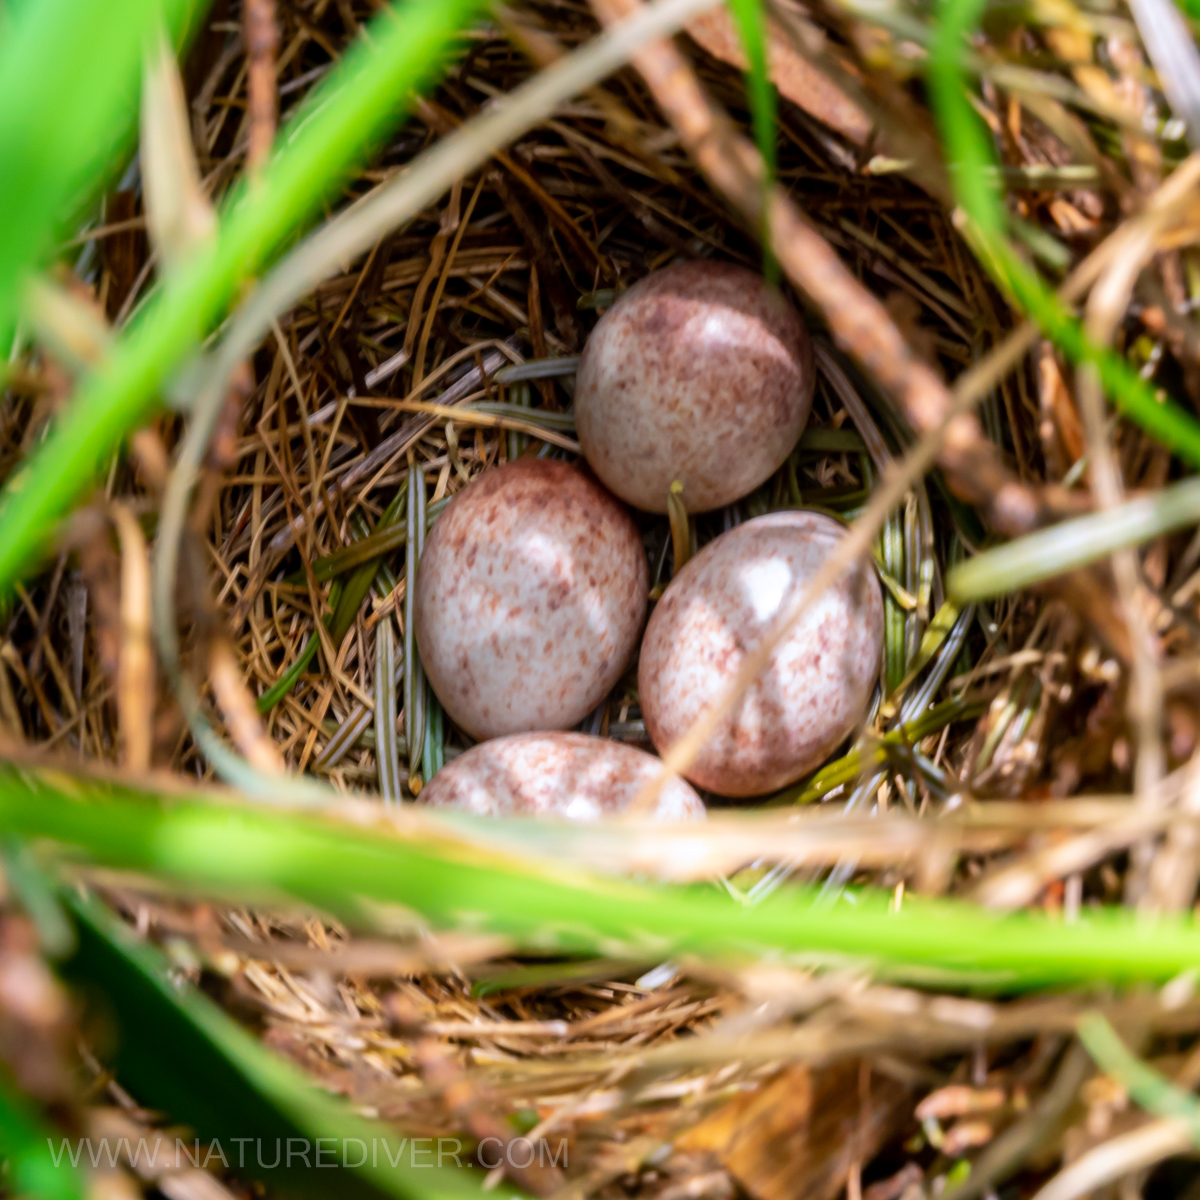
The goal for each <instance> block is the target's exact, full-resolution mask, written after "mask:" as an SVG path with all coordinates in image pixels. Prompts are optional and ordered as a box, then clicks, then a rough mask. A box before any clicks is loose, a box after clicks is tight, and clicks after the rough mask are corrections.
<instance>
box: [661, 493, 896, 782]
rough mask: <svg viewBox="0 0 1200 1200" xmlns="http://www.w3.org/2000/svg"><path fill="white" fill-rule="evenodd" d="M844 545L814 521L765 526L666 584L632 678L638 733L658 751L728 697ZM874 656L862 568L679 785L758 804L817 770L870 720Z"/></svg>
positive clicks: (833, 593)
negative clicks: (642, 728) (640, 723)
mask: <svg viewBox="0 0 1200 1200" xmlns="http://www.w3.org/2000/svg"><path fill="white" fill-rule="evenodd" d="M845 535H846V531H845V528H844V526H842V525H840V524H839V523H838V522H837V521H835V520H833V518H831V517H827V516H823V515H822V514H820V513H814V512H803V511H798V512H797V511H793V512H779V513H769V514H768V515H767V516H765V517H758V518H756V519H755V520H753V521H747V522H745V524H742V525H738V526H737V527H736V528H734V529H731V530H730V531H729V532H728V533H724V534H722V535H721V536H720V537H718V538H716V539H715V540H713V541H712V542H710V543H709V544H708V545H707V546H705V547H704V549H703V550H701V551H700V553H699V554H697V555H696V557H695V558H693V559H692V560H691V561H690V562H689V563H688V564H687V565H686V566H685V567H684V568H683V570H682V571H680V573H679V575H678V576H677V577H676V578H675V579H674V580H672V581H671V584H670V586H669V587H668V588H667V590H666V591H665V592H664V593H663V598H662V600H661V601H660V602H659V605H658V607H657V608H656V609H655V611H654V613H653V615H652V616H651V618H650V622H649V625H648V626H647V628H646V636H645V639H644V641H643V642H642V654H641V659H640V661H639V664H638V691H639V694H640V696H641V702H642V715H643V717H644V718H645V721H646V731H647V732H648V733H649V735H650V739H651V741H653V743H654V744H655V746H657V747H658V749H659V750H660V751H661V750H664V749H665V748H666V747H667V746H669V745H670V744H671V743H672V742H674V741H675V739H676V738H678V737H679V736H680V735H681V734H683V733H684V732H685V731H686V730H687V729H688V728H689V726H690V725H691V724H692V722H693V721H694V720H696V718H697V717H699V716H700V714H701V713H702V712H703V711H704V710H705V709H706V708H707V707H708V705H709V704H711V703H712V702H713V701H715V700H716V699H717V698H718V697H719V696H721V695H723V694H724V693H725V691H726V689H728V688H729V686H730V685H731V684H732V683H733V680H734V677H735V676H736V675H737V673H738V670H739V669H740V668H741V665H742V663H743V661H744V660H745V658H746V656H747V655H749V654H751V653H753V652H754V650H755V649H756V648H757V647H758V645H759V644H760V642H761V640H762V639H763V637H765V636H766V634H767V632H768V631H769V630H770V629H771V627H772V625H773V624H774V621H775V619H776V616H777V615H778V614H780V613H781V612H782V611H784V610H785V609H786V608H787V607H788V606H789V605H790V604H791V603H792V602H793V601H794V600H795V599H796V598H798V596H799V595H800V593H801V592H802V591H803V589H804V587H805V586H806V584H807V583H808V582H809V581H810V580H811V579H812V578H813V576H814V575H815V574H816V572H817V570H818V569H819V568H820V566H821V564H822V562H824V560H825V559H826V557H827V556H828V555H829V554H830V553H831V552H832V551H833V549H834V547H835V546H836V545H837V543H838V541H839V540H840V539H841V538H843V537H845ZM882 651H883V595H882V593H881V591H880V587H879V578H878V576H877V575H876V573H875V570H874V568H873V567H872V566H870V565H865V564H864V565H863V566H861V567H859V568H858V569H857V570H854V571H851V572H848V573H846V574H845V575H843V577H842V580H841V582H840V583H838V584H837V585H836V586H835V587H833V588H831V589H829V590H827V591H826V592H825V594H824V595H823V596H821V597H820V598H819V599H817V600H816V601H815V602H814V603H813V604H812V606H811V607H810V608H809V609H808V611H807V612H806V613H805V615H804V616H803V617H802V618H801V619H800V621H799V623H798V624H797V625H796V626H795V628H793V630H792V631H791V633H790V634H789V635H788V636H787V637H786V638H785V639H784V640H783V642H782V643H781V644H780V645H779V646H777V647H776V649H775V651H774V653H773V654H772V655H771V658H770V661H769V664H768V666H767V669H766V670H765V671H764V672H763V673H762V675H760V676H759V678H758V680H757V682H756V683H755V684H754V685H753V687H751V688H750V690H749V691H748V692H747V694H746V696H745V697H744V698H743V699H742V701H741V703H740V704H739V705H738V707H737V708H736V709H735V710H734V711H733V713H732V714H731V715H730V716H729V717H728V718H726V720H725V721H724V722H723V723H722V724H721V726H720V727H719V728H718V730H717V732H716V733H715V734H714V735H713V737H712V738H711V739H710V741H709V742H708V744H707V745H706V746H705V748H704V750H703V751H702V752H701V754H700V756H699V757H698V758H697V759H696V761H695V763H693V765H692V766H691V768H690V769H689V770H688V771H687V772H686V774H687V777H688V778H689V779H690V780H692V782H693V783H697V784H699V785H700V786H701V787H705V788H708V789H710V790H711V791H714V792H717V793H719V794H721V795H723V796H757V795H761V794H762V793H763V792H770V791H774V790H775V789H776V788H781V787H785V786H786V785H787V784H789V783H792V782H794V781H795V780H797V779H799V778H800V777H801V776H802V775H805V774H807V773H808V772H809V771H811V770H813V769H814V768H816V767H818V766H820V765H821V763H822V762H824V760H825V759H826V758H828V757H829V755H830V754H831V753H832V752H833V751H834V750H835V749H836V748H837V746H838V744H839V743H840V742H841V741H842V740H843V739H844V738H845V737H846V735H847V734H849V733H850V732H851V730H853V729H854V727H855V725H856V724H857V723H858V722H860V721H862V720H863V719H864V718H865V717H866V714H867V707H868V704H869V703H870V699H871V692H872V690H873V688H874V687H875V682H876V680H877V678H878V675H879V660H880V655H881V654H882Z"/></svg>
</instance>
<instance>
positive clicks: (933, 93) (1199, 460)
mask: <svg viewBox="0 0 1200 1200" xmlns="http://www.w3.org/2000/svg"><path fill="white" fill-rule="evenodd" d="M984 2H985V0H942V3H941V4H940V5H939V7H938V15H939V22H938V27H937V31H936V34H935V37H934V41H933V45H932V46H931V48H930V54H929V65H928V80H929V96H930V100H931V101H932V104H933V108H934V112H935V114H936V116H937V120H938V125H939V127H940V129H941V134H942V139H943V141H944V142H945V147H946V157H947V160H948V164H949V168H950V179H951V183H952V184H953V186H954V191H955V195H956V197H957V199H958V202H959V204H960V206H961V207H962V210H963V212H964V213H965V215H966V217H967V222H966V225H965V232H966V234H967V236H968V238H969V239H970V240H971V241H972V242H973V244H974V247H975V250H976V253H977V254H978V256H979V259H980V261H981V262H982V263H983V264H984V265H985V266H986V267H987V269H988V270H989V272H990V273H991V274H992V276H993V278H994V279H995V280H996V282H997V283H998V284H999V285H1000V286H1001V287H1002V288H1003V289H1004V290H1005V291H1006V292H1007V293H1008V295H1009V296H1010V297H1011V299H1012V300H1013V302H1014V303H1015V304H1016V305H1017V306H1018V307H1020V308H1021V309H1023V310H1024V311H1025V312H1026V313H1027V314H1028V315H1029V317H1030V318H1031V319H1032V320H1033V321H1034V322H1035V323H1036V324H1037V325H1038V326H1039V327H1040V328H1041V329H1042V331H1043V332H1044V333H1045V335H1046V336H1047V337H1048V338H1049V339H1050V340H1051V341H1052V342H1054V344H1055V345H1056V346H1058V348H1059V349H1060V350H1062V352H1063V353H1064V354H1065V355H1066V356H1067V357H1068V358H1069V359H1070V360H1071V362H1073V363H1075V364H1076V365H1078V364H1079V363H1084V362H1086V363H1091V364H1093V365H1094V366H1095V367H1096V369H1097V371H1098V372H1099V374H1100V378H1101V381H1102V382H1103V384H1104V387H1105V390H1106V391H1107V392H1108V393H1109V394H1110V395H1111V396H1112V398H1113V400H1114V401H1115V403H1116V404H1117V406H1118V407H1119V408H1120V409H1121V411H1122V412H1124V413H1125V414H1126V416H1128V417H1129V418H1130V419H1131V420H1133V421H1135V422H1136V423H1137V424H1138V425H1140V426H1141V427H1142V428H1143V429H1144V430H1146V432H1147V433H1150V434H1151V435H1153V436H1154V437H1156V438H1158V440H1159V441H1161V442H1162V443H1163V444H1164V445H1165V446H1167V447H1168V448H1169V449H1171V450H1172V451H1173V452H1174V453H1175V454H1177V455H1178V456H1179V457H1180V458H1181V459H1183V460H1184V461H1185V462H1187V463H1188V464H1189V465H1190V466H1193V467H1200V422H1197V421H1196V419H1195V418H1194V417H1192V416H1190V415H1189V414H1188V413H1187V412H1186V411H1185V410H1184V409H1183V408H1181V407H1180V406H1179V405H1177V404H1175V403H1173V402H1172V401H1169V400H1166V399H1164V398H1161V397H1160V396H1158V395H1156V394H1155V391H1154V389H1153V388H1151V387H1150V385H1149V384H1147V383H1146V381H1145V380H1143V379H1142V378H1141V377H1140V376H1139V375H1138V373H1137V372H1136V371H1135V370H1133V368H1132V367H1130V366H1129V364H1128V363H1126V362H1125V361H1124V360H1123V359H1121V358H1120V357H1118V356H1117V355H1116V354H1114V353H1113V352H1112V351H1110V350H1108V349H1107V348H1106V347H1103V346H1099V345H1097V344H1096V343H1095V342H1093V341H1092V340H1091V339H1090V338H1089V337H1088V336H1087V335H1086V333H1085V332H1084V330H1083V328H1082V326H1081V325H1080V323H1079V322H1078V321H1077V320H1076V319H1075V317H1074V316H1072V314H1071V313H1070V312H1069V311H1068V310H1067V308H1066V307H1065V305H1064V304H1063V303H1062V301H1061V300H1059V299H1058V297H1057V296H1055V295H1054V293H1053V292H1052V291H1051V290H1050V289H1049V288H1048V287H1047V286H1046V285H1045V284H1044V283H1043V282H1042V280H1041V279H1040V278H1039V276H1038V275H1037V273H1036V272H1035V271H1034V270H1033V269H1032V268H1031V267H1030V266H1029V265H1028V264H1027V263H1025V261H1024V260H1023V259H1021V258H1020V256H1019V255H1018V254H1017V253H1016V251H1015V250H1014V249H1013V248H1012V246H1011V244H1010V243H1009V242H1008V240H1007V237H1006V229H1007V213H1006V212H1005V210H1004V207H1003V205H1002V204H1001V202H1000V195H999V192H998V190H997V187H996V182H997V180H998V178H999V176H998V175H997V173H996V162H995V152H994V149H993V146H992V142H991V137H990V135H989V133H988V131H987V129H986V128H985V126H984V124H983V121H982V119H981V118H980V117H979V116H978V114H977V113H976V112H975V110H974V109H973V108H972V107H971V103H970V101H969V99H968V96H967V81H966V77H965V74H964V72H963V65H962V63H963V56H964V54H965V52H966V48H967V38H968V36H969V35H970V34H971V33H972V32H973V31H974V29H975V27H976V25H977V24H978V23H979V19H980V17H981V15H982V13H983V9H984Z"/></svg>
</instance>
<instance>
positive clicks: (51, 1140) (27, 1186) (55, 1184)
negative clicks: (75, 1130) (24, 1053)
mask: <svg viewBox="0 0 1200 1200" xmlns="http://www.w3.org/2000/svg"><path fill="white" fill-rule="evenodd" d="M63 1140H64V1139H63V1135H62V1134H61V1133H56V1131H55V1130H54V1128H53V1127H52V1126H49V1125H47V1124H45V1123H44V1122H43V1120H42V1118H41V1115H40V1114H39V1113H38V1112H37V1111H36V1110H35V1109H34V1108H33V1106H32V1105H31V1104H30V1102H29V1101H28V1100H27V1099H26V1098H25V1096H23V1095H22V1094H21V1091H20V1090H19V1089H18V1088H17V1086H16V1084H15V1083H14V1082H13V1080H12V1079H10V1078H9V1076H8V1074H7V1072H0V1162H3V1164H4V1176H5V1191H6V1193H7V1194H8V1195H15V1196H28V1197H34V1198H36V1200H82V1198H83V1183H82V1181H81V1179H80V1177H79V1172H78V1171H77V1170H76V1169H75V1168H74V1167H73V1166H72V1165H71V1163H70V1160H69V1159H63V1158H60V1159H59V1161H58V1163H57V1165H56V1164H55V1162H54V1147H55V1146H61V1145H62V1142H63Z"/></svg>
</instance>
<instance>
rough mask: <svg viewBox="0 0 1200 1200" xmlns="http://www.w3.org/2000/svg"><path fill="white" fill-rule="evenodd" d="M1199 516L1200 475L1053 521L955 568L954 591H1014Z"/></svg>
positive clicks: (950, 580)
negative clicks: (1114, 504)
mask: <svg viewBox="0 0 1200 1200" xmlns="http://www.w3.org/2000/svg"><path fill="white" fill-rule="evenodd" d="M1197 521H1200V479H1186V480H1184V481H1183V482H1182V483H1176V484H1174V485H1172V486H1171V487H1169V488H1164V489H1163V490H1162V491H1159V492H1155V493H1154V494H1153V495H1151V496H1139V497H1138V498H1137V499H1136V500H1130V501H1128V502H1126V503H1125V504H1122V505H1119V506H1118V507H1117V508H1114V509H1111V510H1109V511H1108V512H1102V513H1090V514H1089V515H1088V516H1086V517H1076V518H1074V519H1073V520H1070V521H1062V522H1060V523H1059V524H1058V525H1051V526H1050V527H1049V528H1048V529H1043V530H1039V531H1038V532H1037V533H1031V534H1028V535H1027V536H1025V537H1023V538H1018V539H1017V540H1016V541H1013V542H1007V543H1006V544H1005V545H1003V546H998V547H997V548H996V549H994V550H985V551H984V552H983V553H982V554H977V555H976V556H975V557H974V558H972V559H968V560H967V561H966V562H963V563H959V564H958V566H956V567H953V568H952V569H951V570H950V573H949V575H948V577H947V586H948V588H949V590H950V593H951V594H952V595H953V596H955V597H956V598H958V599H959V600H961V601H968V600H984V599H987V598H988V597H991V596H1001V595H1004V594H1006V593H1008V592H1015V591H1018V590H1019V589H1021V588H1023V587H1029V585H1030V584H1034V583H1041V582H1042V581H1043V580H1045V579H1052V578H1053V577H1054V576H1056V575H1061V574H1062V573H1063V572H1065V571H1074V570H1076V569H1078V568H1079V567H1085V566H1087V565H1088V564H1089V563H1093V562H1098V561H1099V560H1100V559H1103V558H1107V557H1108V556H1109V555H1110V554H1112V553H1113V552H1114V551H1116V550H1123V549H1125V548H1126V547H1127V546H1137V545H1140V544H1141V543H1142V542H1146V541H1149V540H1150V539H1151V538H1156V537H1161V536H1162V535H1163V534H1165V533H1171V532H1173V531H1174V530H1176V529H1182V528H1183V527H1184V526H1185V525H1194V524H1195V523H1196V522H1197Z"/></svg>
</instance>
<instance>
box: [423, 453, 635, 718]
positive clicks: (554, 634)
mask: <svg viewBox="0 0 1200 1200" xmlns="http://www.w3.org/2000/svg"><path fill="white" fill-rule="evenodd" d="M646 593H647V568H646V555H645V552H644V551H643V549H642V543H641V540H640V539H639V538H638V533H637V529H636V528H635V527H634V524H633V521H632V520H631V518H630V516H629V514H628V512H626V511H625V509H624V508H623V507H622V506H621V505H620V504H619V503H618V502H617V501H616V500H614V499H613V497H612V496H610V495H609V493H608V492H606V491H605V490H604V489H603V488H602V487H600V485H599V484H597V483H595V482H594V481H593V480H591V479H588V478H585V476H584V475H582V474H581V473H580V472H579V471H577V470H576V469H575V468H574V467H570V466H568V465H567V464H566V463H561V462H554V461H550V460H530V461H521V462H515V463H511V464H509V465H508V466H505V467H500V468H499V469H498V470H493V471H487V472H485V473H484V474H483V475H482V476H480V478H479V479H477V480H476V481H475V482H474V483H472V484H471V485H470V486H469V487H468V488H466V489H464V490H463V491H462V492H461V493H460V494H459V495H458V496H457V497H455V499H454V502H453V503H452V504H451V505H450V506H449V507H448V508H447V509H446V511H445V512H444V513H443V514H442V516H441V517H440V518H439V520H438V521H437V523H436V524H435V525H434V527H433V529H432V530H431V532H430V534H429V538H428V540H427V541H426V543H425V549H424V550H423V551H422V554H421V566H420V569H419V571H418V573H417V596H416V626H417V628H416V634H417V644H418V646H419V648H420V651H421V662H422V663H423V664H424V667H425V673H426V675H427V676H428V678H429V682H430V683H431V684H432V685H433V690H434V691H435V692H436V693H437V696H438V699H439V700H440V701H441V702H442V705H443V707H444V708H445V710H446V712H448V713H449V714H450V717H451V718H452V719H453V721H454V723H455V724H456V725H458V727H459V728H460V729H463V730H465V731H466V732H467V733H469V734H470V735H471V736H472V737H475V738H480V739H482V738H490V737H499V736H501V735H502V734H506V733H524V732H525V731H526V730H530V729H569V728H570V727H571V726H572V725H576V724H578V723H579V722H580V721H581V720H582V719H583V718H584V717H585V716H586V715H587V714H588V712H590V711H591V710H592V709H593V708H595V706H596V705H597V704H598V703H599V702H600V701H601V700H602V699H603V698H604V697H605V696H606V695H607V694H608V692H609V691H610V690H611V688H612V686H613V684H615V683H616V682H617V680H618V679H619V678H620V675H621V672H622V671H623V670H624V669H625V664H626V663H627V662H628V661H629V658H630V655H631V654H632V653H633V648H634V645H635V643H636V641H637V635H638V630H639V629H640V628H641V624H642V618H643V616H644V615H645V612H646Z"/></svg>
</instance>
